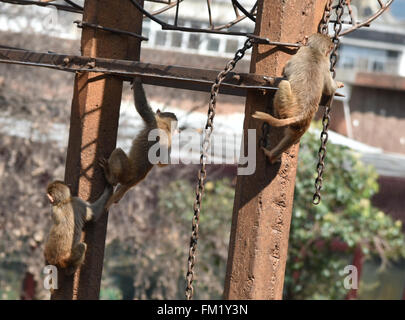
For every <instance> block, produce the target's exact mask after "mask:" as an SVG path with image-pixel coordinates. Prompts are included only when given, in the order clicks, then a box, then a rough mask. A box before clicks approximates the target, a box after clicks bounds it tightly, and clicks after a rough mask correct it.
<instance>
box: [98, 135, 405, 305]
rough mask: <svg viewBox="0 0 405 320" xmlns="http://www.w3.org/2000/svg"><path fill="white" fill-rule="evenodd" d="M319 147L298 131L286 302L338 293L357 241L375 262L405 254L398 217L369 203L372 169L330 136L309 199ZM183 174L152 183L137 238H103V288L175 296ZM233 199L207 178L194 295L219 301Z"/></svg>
mask: <svg viewBox="0 0 405 320" xmlns="http://www.w3.org/2000/svg"><path fill="white" fill-rule="evenodd" d="M318 148H319V134H313V133H307V134H305V135H304V137H303V139H302V140H301V149H300V153H299V163H298V170H297V179H296V187H295V200H294V209H293V217H292V224H291V233H290V240H289V249H288V255H289V256H288V261H287V268H286V277H285V291H284V297H285V299H344V298H345V296H346V294H347V290H346V289H345V288H344V286H343V279H344V277H345V276H346V275H344V274H343V270H344V267H345V266H347V265H348V264H352V259H353V252H354V250H355V248H356V247H357V246H360V247H361V249H362V251H363V253H364V255H365V256H366V257H371V256H373V257H377V258H378V257H379V258H380V259H382V261H383V264H385V263H386V262H388V261H393V260H395V259H397V258H400V257H404V256H405V252H404V251H405V249H404V248H405V246H404V236H403V233H402V232H401V223H400V222H399V221H397V222H395V221H393V220H392V219H391V218H390V217H389V216H387V215H385V214H384V213H383V212H381V211H379V210H378V209H377V208H375V207H373V206H372V204H371V201H370V199H371V197H372V196H373V195H374V194H375V193H376V192H377V191H378V183H377V174H376V172H375V170H374V169H373V168H372V167H370V166H366V165H364V163H362V162H361V160H360V158H359V156H358V155H357V154H356V153H354V152H353V151H352V150H349V149H347V148H344V147H342V146H338V145H333V144H332V143H330V142H329V144H328V155H327V158H326V168H325V174H324V186H323V189H322V202H321V203H320V204H319V205H318V206H314V205H312V203H311V201H312V193H313V190H314V179H315V177H316V162H317V157H316V155H317V151H318ZM193 173H194V171H193ZM188 176H189V175H188V174H187V175H186V174H184V175H183V176H181V178H178V179H174V180H173V181H168V182H165V183H159V185H163V187H161V188H159V189H157V190H158V191H157V199H158V202H157V205H156V207H155V208H154V209H153V210H152V214H151V215H150V216H149V217H148V218H147V219H146V220H145V222H142V223H137V224H134V225H133V226H132V227H133V228H135V227H137V228H138V229H137V232H136V239H132V240H131V239H127V240H126V241H113V242H112V243H111V244H110V246H109V247H108V248H107V250H106V256H107V258H108V259H106V260H107V261H108V263H106V265H105V272H104V273H105V278H106V279H107V280H106V283H107V286H104V287H110V288H111V287H114V288H120V291H121V292H122V297H123V299H132V298H134V297H135V298H136V299H184V289H185V280H184V278H185V274H186V267H187V255H188V245H189V241H190V240H189V239H190V234H191V221H192V216H193V210H192V208H193V203H194V199H195V191H194V190H195V181H194V180H192V181H191V182H190V181H189V180H188V179H186V178H185V177H188ZM193 177H194V176H193ZM208 177H210V176H209V175H208ZM154 190H156V189H154ZM137 194H138V193H137ZM233 198H234V185H233V184H232V183H231V181H230V180H229V179H222V180H208V181H207V182H206V185H205V193H204V198H203V202H202V211H201V215H200V237H199V241H198V250H197V260H196V261H197V264H196V266H195V271H196V278H195V281H194V286H195V289H196V290H195V298H196V299H219V298H221V295H222V291H223V284H224V277H225V269H226V261H227V255H228V252H227V250H228V242H229V231H230V226H231V217H232V207H233ZM129 211H131V210H129ZM142 214H144V213H143V212H142ZM144 218H145V217H144ZM141 221H142V220H141ZM103 296H104V297H112V298H116V297H118V296H117V295H116V291H114V290H113V291H112V292H104V291H103Z"/></svg>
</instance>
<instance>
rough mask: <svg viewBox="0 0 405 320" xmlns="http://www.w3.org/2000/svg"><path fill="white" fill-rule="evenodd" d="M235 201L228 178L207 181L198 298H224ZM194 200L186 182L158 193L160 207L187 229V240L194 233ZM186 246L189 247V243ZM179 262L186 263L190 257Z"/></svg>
mask: <svg viewBox="0 0 405 320" xmlns="http://www.w3.org/2000/svg"><path fill="white" fill-rule="evenodd" d="M233 198H234V186H232V185H231V182H230V181H229V179H223V180H216V181H207V182H206V184H205V192H204V198H203V204H202V213H201V215H200V228H199V230H200V241H199V242H198V253H197V265H196V267H195V268H196V272H197V274H198V276H197V277H196V280H195V282H194V283H193V285H194V286H195V288H196V294H195V298H196V299H202V298H204V299H208V298H209V299H220V298H221V296H222V290H223V284H224V278H225V272H224V270H225V268H226V260H227V255H228V252H227V244H228V242H229V232H230V222H231V218H232V207H233ZM194 200H195V194H194V188H193V187H192V186H191V185H190V183H189V182H188V181H187V180H177V181H174V182H172V183H171V184H170V185H169V186H168V188H167V189H165V190H163V191H162V192H161V193H160V194H159V208H160V209H161V210H163V211H165V212H167V213H168V214H173V216H174V217H177V219H178V223H179V225H182V226H186V228H183V230H184V231H183V232H184V233H185V234H186V235H187V237H189V236H190V234H191V223H190V222H191V221H192V217H193V210H192V204H193V203H194ZM185 245H187V246H188V242H186V243H185ZM187 252H188V250H187ZM180 259H182V261H184V263H186V262H187V256H183V257H180ZM184 275H185V273H184ZM184 275H182V276H183V277H184ZM184 288H185V287H184ZM184 288H182V289H184Z"/></svg>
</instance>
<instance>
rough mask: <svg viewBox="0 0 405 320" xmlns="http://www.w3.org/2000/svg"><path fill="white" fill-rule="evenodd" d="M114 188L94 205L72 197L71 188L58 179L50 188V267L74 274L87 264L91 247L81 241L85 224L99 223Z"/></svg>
mask: <svg viewBox="0 0 405 320" xmlns="http://www.w3.org/2000/svg"><path fill="white" fill-rule="evenodd" d="M112 191H113V188H112V186H111V185H108V186H107V187H106V188H105V190H104V192H103V194H102V195H101V196H100V198H99V199H98V200H97V201H95V202H94V203H92V204H90V203H88V202H87V201H84V200H82V199H80V198H78V197H72V196H71V193H70V190H69V187H68V186H67V185H66V184H65V183H64V182H62V181H59V180H56V181H54V182H52V183H50V184H49V185H48V188H47V196H48V198H49V201H50V203H51V205H52V221H53V224H52V227H51V229H50V232H49V236H48V239H47V241H46V243H45V251H44V256H45V260H46V263H47V264H52V265H55V266H57V267H59V268H62V269H65V271H66V274H73V273H74V272H75V271H76V269H77V268H78V267H79V266H80V265H81V264H82V263H83V261H84V257H85V253H86V249H87V245H86V244H85V243H84V242H81V241H80V238H81V233H82V229H83V227H84V225H85V224H86V223H87V222H89V221H97V220H98V219H99V218H100V216H101V215H102V213H103V212H104V206H105V204H106V202H107V200H108V199H109V197H110V196H111V194H112Z"/></svg>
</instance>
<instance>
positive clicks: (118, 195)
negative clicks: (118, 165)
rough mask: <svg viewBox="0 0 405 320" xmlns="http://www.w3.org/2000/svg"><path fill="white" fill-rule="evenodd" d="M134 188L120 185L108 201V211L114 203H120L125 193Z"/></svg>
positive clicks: (106, 206)
mask: <svg viewBox="0 0 405 320" xmlns="http://www.w3.org/2000/svg"><path fill="white" fill-rule="evenodd" d="M131 187H132V185H122V184H121V185H119V186H118V188H117V190H116V191H115V192H114V193H113V195H112V196H111V197H110V199H108V202H107V204H106V205H105V208H106V209H107V210H108V209H109V208H110V206H112V204H113V203H118V202H119V201H120V200H121V199H122V197H123V196H124V195H125V193H126V192H127V191H128V190H129V189H130V188H131Z"/></svg>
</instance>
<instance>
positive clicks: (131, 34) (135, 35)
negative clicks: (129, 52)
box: [73, 20, 149, 41]
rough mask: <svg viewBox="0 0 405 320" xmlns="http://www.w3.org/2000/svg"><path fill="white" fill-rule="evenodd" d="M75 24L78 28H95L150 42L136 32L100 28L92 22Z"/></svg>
mask: <svg viewBox="0 0 405 320" xmlns="http://www.w3.org/2000/svg"><path fill="white" fill-rule="evenodd" d="M73 23H76V24H77V27H78V28H83V27H89V28H93V29H99V30H103V31H108V32H111V33H115V34H120V35H125V36H130V37H134V38H137V39H140V40H145V41H148V40H149V39H148V38H146V37H144V36H142V35H139V34H137V33H134V32H129V31H125V30H119V29H114V28H109V27H103V26H100V25H98V24H94V23H90V22H85V21H80V20H75V21H73Z"/></svg>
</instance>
